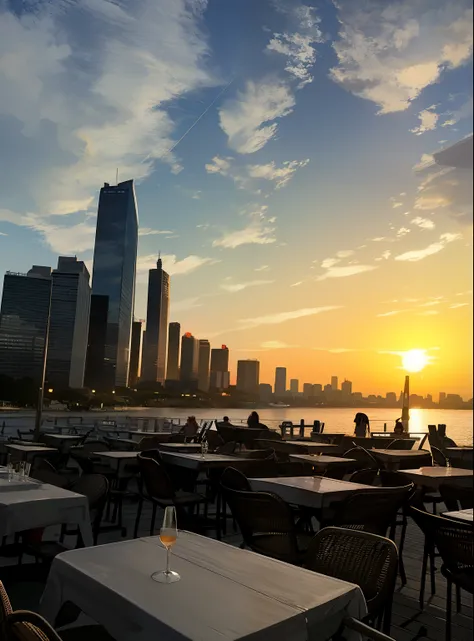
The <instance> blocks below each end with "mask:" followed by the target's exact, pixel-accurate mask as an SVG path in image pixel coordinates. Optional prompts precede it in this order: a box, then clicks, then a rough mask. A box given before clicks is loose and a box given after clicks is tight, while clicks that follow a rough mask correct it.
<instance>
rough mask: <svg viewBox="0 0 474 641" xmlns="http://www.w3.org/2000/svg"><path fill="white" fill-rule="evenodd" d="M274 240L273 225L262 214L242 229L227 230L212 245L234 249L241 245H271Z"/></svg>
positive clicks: (254, 217)
mask: <svg viewBox="0 0 474 641" xmlns="http://www.w3.org/2000/svg"><path fill="white" fill-rule="evenodd" d="M275 242H276V236H275V227H274V225H273V224H272V223H269V221H268V220H266V219H265V217H264V216H263V217H262V216H258V217H257V216H253V220H252V221H251V222H250V223H249V224H248V225H246V226H245V227H244V228H243V229H238V230H235V231H229V232H227V233H225V234H224V235H223V236H221V238H216V240H214V241H213V243H212V246H213V247H225V248H227V249H235V248H236V247H240V246H241V245H271V244H272V243H275Z"/></svg>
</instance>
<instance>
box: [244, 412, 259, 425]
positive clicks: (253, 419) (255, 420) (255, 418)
mask: <svg viewBox="0 0 474 641" xmlns="http://www.w3.org/2000/svg"><path fill="white" fill-rule="evenodd" d="M247 426H248V427H256V428H258V427H260V417H259V415H258V414H257V412H252V413H251V414H250V416H249V417H248V419H247Z"/></svg>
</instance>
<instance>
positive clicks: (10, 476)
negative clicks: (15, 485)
mask: <svg viewBox="0 0 474 641" xmlns="http://www.w3.org/2000/svg"><path fill="white" fill-rule="evenodd" d="M14 471H15V469H14V467H13V463H12V461H11V454H9V455H8V459H7V475H8V480H9V481H12V480H13V473H14Z"/></svg>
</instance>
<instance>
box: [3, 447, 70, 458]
mask: <svg viewBox="0 0 474 641" xmlns="http://www.w3.org/2000/svg"><path fill="white" fill-rule="evenodd" d="M5 447H6V448H7V449H9V450H10V452H11V453H12V454H13V455H16V456H18V457H19V458H20V459H21V460H22V461H27V460H28V459H31V458H33V457H35V456H38V455H41V454H51V453H52V452H57V451H58V449H57V448H56V447H48V446H46V445H39V444H38V445H20V444H19V443H6V444H5Z"/></svg>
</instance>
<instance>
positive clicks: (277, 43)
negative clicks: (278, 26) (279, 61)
mask: <svg viewBox="0 0 474 641" xmlns="http://www.w3.org/2000/svg"><path fill="white" fill-rule="evenodd" d="M320 33H321V32H320ZM321 40H322V34H321ZM321 40H319V42H321ZM316 41H317V40H316V39H315V38H314V37H313V36H310V35H305V34H302V33H275V34H273V38H272V39H271V40H270V42H269V43H268V45H267V51H273V52H275V53H280V54H283V55H284V56H286V57H287V63H286V66H285V71H287V72H288V73H289V74H291V75H292V76H293V77H294V78H296V79H297V80H298V81H299V82H300V83H301V85H300V86H304V85H305V84H307V83H310V82H312V80H313V77H312V76H311V73H310V70H311V67H312V66H313V65H314V63H315V62H316V49H315V48H314V47H313V44H314V43H315V42H316Z"/></svg>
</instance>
